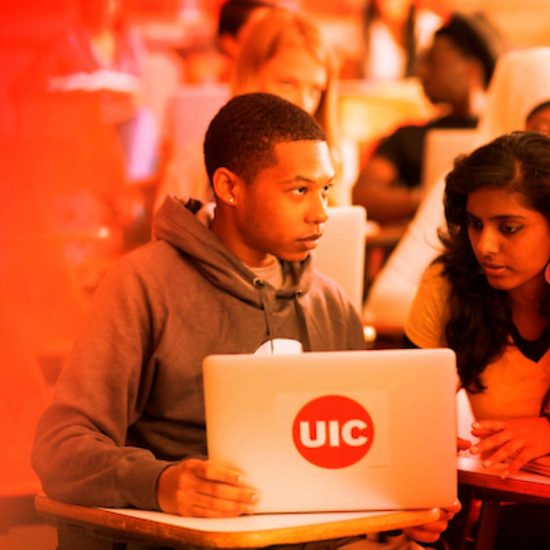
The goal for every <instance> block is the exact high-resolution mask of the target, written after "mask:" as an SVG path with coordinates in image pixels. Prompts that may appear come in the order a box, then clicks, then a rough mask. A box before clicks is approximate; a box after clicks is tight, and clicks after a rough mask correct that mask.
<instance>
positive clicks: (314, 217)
mask: <svg viewBox="0 0 550 550" xmlns="http://www.w3.org/2000/svg"><path fill="white" fill-rule="evenodd" d="M327 220H328V200H327V198H326V196H325V194H324V193H323V192H319V193H315V196H314V197H313V199H312V204H311V206H310V209H309V211H308V218H307V221H308V222H311V223H317V224H321V223H325V222H326V221H327Z"/></svg>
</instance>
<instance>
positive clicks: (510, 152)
mask: <svg viewBox="0 0 550 550" xmlns="http://www.w3.org/2000/svg"><path fill="white" fill-rule="evenodd" d="M445 182H446V187H445V218H446V220H447V232H446V233H441V234H440V238H441V240H442V242H443V244H444V245H445V252H444V253H443V254H442V255H441V256H440V257H439V258H438V259H437V261H438V262H440V263H442V264H443V273H444V275H445V276H446V277H447V278H448V279H449V280H450V282H451V288H452V290H451V296H450V302H449V309H450V315H449V320H448V322H447V325H446V328H445V336H446V339H447V343H448V345H449V347H451V348H452V349H453V350H455V352H456V353H457V361H458V373H459V375H460V379H461V382H462V385H463V386H464V387H467V388H468V389H469V390H470V391H474V392H475V391H482V390H483V389H484V387H483V384H482V383H481V379H480V375H481V373H482V372H483V370H484V369H485V367H486V366H487V365H488V364H489V363H490V362H492V361H494V360H495V359H497V358H498V357H499V356H500V355H501V354H502V353H503V352H504V349H505V347H506V345H507V342H508V338H509V335H510V329H511V314H510V309H509V307H508V305H507V299H506V293H505V292H503V291H500V290H496V289H494V288H492V287H491V286H490V285H489V283H488V282H487V279H486V277H485V275H484V273H483V272H482V270H481V268H480V266H479V264H478V262H477V260H476V257H475V255H474V252H473V250H472V246H471V244H470V239H469V237H468V219H467V212H466V203H467V199H468V195H469V194H470V193H472V192H473V191H476V190H478V189H482V188H492V189H506V190H508V191H510V192H515V193H519V194H520V195H521V196H522V201H523V204H524V205H525V207H527V208H530V209H532V210H535V211H537V212H539V213H541V214H542V215H543V216H545V218H546V219H547V221H548V223H549V224H550V137H548V136H546V135H543V134H540V133H537V132H513V133H511V134H507V135H504V136H501V137H499V138H497V139H495V140H494V141H492V142H490V143H488V144H487V145H484V146H483V147H480V148H479V149H476V150H475V151H474V152H473V153H471V154H470V155H468V156H462V157H459V158H458V159H457V160H456V161H455V166H454V169H453V170H452V171H451V172H450V173H449V174H448V175H447V177H446V179H445ZM544 305H545V304H541V310H543V306H544Z"/></svg>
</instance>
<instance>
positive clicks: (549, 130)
mask: <svg viewBox="0 0 550 550" xmlns="http://www.w3.org/2000/svg"><path fill="white" fill-rule="evenodd" d="M525 129H526V130H528V131H531V132H540V133H541V134H548V135H550V105H549V106H548V107H545V108H544V109H541V110H540V111H537V112H536V113H535V114H534V115H532V116H530V117H529V118H528V119H527V122H526V124H525Z"/></svg>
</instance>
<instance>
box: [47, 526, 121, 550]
mask: <svg viewBox="0 0 550 550" xmlns="http://www.w3.org/2000/svg"><path fill="white" fill-rule="evenodd" d="M57 542H58V544H57V550H75V548H78V550H126V543H125V542H118V541H112V540H106V539H103V538H100V537H97V536H94V535H92V534H89V533H88V532H86V530H85V529H83V528H81V527H74V526H70V525H67V526H63V527H59V528H58V529H57Z"/></svg>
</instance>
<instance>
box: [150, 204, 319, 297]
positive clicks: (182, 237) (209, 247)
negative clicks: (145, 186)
mask: <svg viewBox="0 0 550 550" xmlns="http://www.w3.org/2000/svg"><path fill="white" fill-rule="evenodd" d="M204 212H205V205H204V204H203V203H201V202H200V201H197V200H195V199H187V200H181V199H178V198H176V197H175V196H169V197H167V198H166V199H165V201H164V202H163V204H162V206H161V207H160V208H159V210H158V213H157V215H156V218H155V223H154V227H153V234H154V237H155V238H156V239H159V240H164V241H166V242H167V243H169V244H171V245H172V246H174V247H175V248H177V249H178V250H179V251H180V252H181V253H182V254H184V255H185V256H186V257H187V259H188V260H189V261H191V262H192V263H193V264H194V265H195V267H196V269H197V270H199V271H200V272H201V273H202V274H203V276H204V277H205V278H206V279H208V280H209V281H210V282H211V283H212V284H213V285H214V286H216V287H218V288H221V289H223V290H224V291H226V292H228V293H229V294H232V295H233V296H235V297H237V298H239V299H241V300H244V301H246V302H248V303H250V304H254V305H256V306H257V307H259V308H264V307H265V305H266V304H265V296H264V292H263V291H262V289H265V287H266V285H267V283H265V282H264V281H262V280H261V279H259V278H258V277H257V276H256V274H255V273H254V272H253V271H252V270H251V269H249V268H248V267H247V266H246V265H245V264H244V263H243V262H242V261H241V260H239V259H238V258H237V257H236V256H234V255H233V254H232V252H230V251H229V249H227V248H226V247H225V245H224V244H222V243H221V242H220V241H219V240H218V238H217V237H216V236H215V235H214V233H212V231H210V230H209V228H208V227H207V223H208V220H205V221H206V223H204V222H203V221H201V219H200V218H204V216H203V214H204ZM281 263H282V267H283V273H284V281H285V283H284V286H283V288H281V289H278V290H276V291H275V292H274V297H275V298H279V299H292V298H298V297H300V296H302V295H304V294H305V293H306V292H308V290H309V287H310V284H311V277H312V266H311V258H310V257H309V256H308V257H307V258H306V259H305V260H304V261H302V262H292V263H289V262H281Z"/></svg>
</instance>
